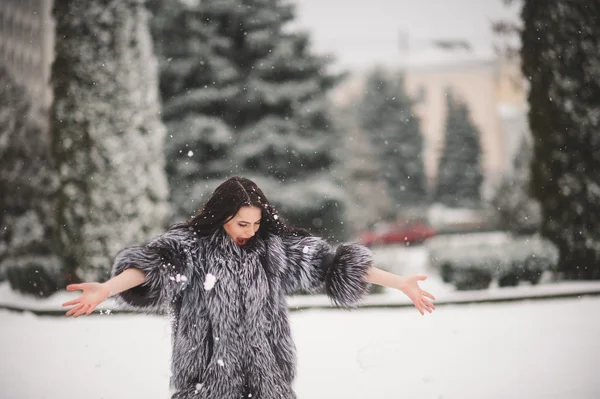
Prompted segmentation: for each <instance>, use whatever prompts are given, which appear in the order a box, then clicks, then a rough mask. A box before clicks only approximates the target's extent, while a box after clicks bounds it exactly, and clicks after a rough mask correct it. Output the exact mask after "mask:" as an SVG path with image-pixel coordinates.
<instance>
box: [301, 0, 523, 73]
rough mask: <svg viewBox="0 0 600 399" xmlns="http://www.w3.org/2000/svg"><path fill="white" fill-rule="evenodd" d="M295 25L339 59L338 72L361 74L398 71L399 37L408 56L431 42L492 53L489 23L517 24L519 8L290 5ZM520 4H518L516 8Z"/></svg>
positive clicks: (457, 0) (425, 3) (398, 1)
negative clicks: (379, 68)
mask: <svg viewBox="0 0 600 399" xmlns="http://www.w3.org/2000/svg"><path fill="white" fill-rule="evenodd" d="M293 3H295V4H296V15H297V25H298V26H299V27H301V28H302V29H303V30H308V31H309V32H310V35H311V40H312V44H313V48H314V49H315V50H316V51H317V52H318V53H321V54H323V53H328V54H332V55H334V56H335V58H336V59H337V63H336V67H341V68H344V69H363V68H367V67H369V66H371V65H373V64H384V65H397V64H398V63H399V60H400V58H401V57H402V55H403V53H402V51H401V46H400V42H401V39H400V38H401V36H402V33H405V34H408V37H409V47H408V48H409V53H410V54H414V53H416V52H418V51H422V50H423V49H424V48H426V47H427V46H428V45H429V43H430V42H431V40H432V39H460V40H466V41H468V42H469V43H470V44H471V45H472V46H473V47H474V48H475V49H476V51H479V52H485V51H488V52H489V51H491V50H492V41H493V33H492V31H491V21H495V20H498V19H509V20H517V19H518V15H519V5H518V4H515V5H512V6H511V7H507V6H505V5H504V4H503V2H502V0H293ZM516 3H518V2H516Z"/></svg>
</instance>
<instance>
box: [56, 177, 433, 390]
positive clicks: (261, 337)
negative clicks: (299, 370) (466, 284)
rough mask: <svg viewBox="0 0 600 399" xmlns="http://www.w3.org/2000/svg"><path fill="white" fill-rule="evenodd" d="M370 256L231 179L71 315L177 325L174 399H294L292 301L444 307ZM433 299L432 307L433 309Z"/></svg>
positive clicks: (90, 288) (120, 263)
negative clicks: (110, 302)
mask: <svg viewBox="0 0 600 399" xmlns="http://www.w3.org/2000/svg"><path fill="white" fill-rule="evenodd" d="M371 263H372V258H371V252H370V251H369V249H367V248H365V247H363V246H360V245H356V244H350V245H340V246H339V247H338V248H337V249H336V250H333V249H332V248H331V246H330V245H329V244H328V243H327V242H326V241H324V240H323V239H321V238H318V237H313V236H311V235H310V234H309V233H308V232H306V231H304V230H301V229H298V228H295V227H292V226H288V225H286V224H285V222H284V221H283V220H282V219H281V217H280V216H279V215H278V214H277V212H276V210H275V209H274V207H273V206H272V205H270V204H269V202H268V200H267V198H266V197H265V195H264V194H263V192H262V191H261V190H260V188H259V187H258V186H257V185H256V184H255V183H254V182H252V181H251V180H248V179H245V178H242V177H232V178H230V179H228V180H226V181H225V182H223V183H222V184H221V185H220V186H219V187H217V189H216V190H215V191H214V193H213V194H212V196H211V197H210V199H209V200H208V201H207V202H206V204H205V206H204V207H203V208H202V210H201V211H200V213H199V214H198V215H197V216H195V217H194V218H192V219H190V220H189V221H187V222H183V223H179V224H176V225H174V226H172V227H171V228H170V229H169V230H168V231H167V232H166V233H165V234H163V235H161V236H159V237H157V238H155V239H154V240H152V241H151V242H150V243H148V244H146V245H143V246H136V247H128V248H125V249H123V250H122V251H120V252H119V253H118V254H117V256H116V259H115V262H114V265H113V268H112V278H111V279H110V280H108V281H107V282H105V283H81V284H73V285H69V286H68V287H67V290H69V291H75V290H81V291H83V293H82V295H81V296H80V297H78V298H76V299H74V300H72V301H69V302H66V303H65V304H64V305H63V306H73V308H71V309H70V310H69V311H68V312H67V316H71V315H72V316H75V317H78V316H81V315H83V314H87V315H89V314H91V312H93V310H94V309H95V308H96V306H98V304H99V303H100V302H102V301H104V300H105V299H106V298H108V297H109V296H113V295H114V296H115V298H116V299H117V301H118V302H119V303H121V304H125V305H127V306H129V307H130V308H134V309H138V310H141V311H145V312H149V311H160V312H168V313H169V314H170V315H171V316H172V318H171V320H172V344H173V348H172V364H171V369H172V377H171V389H172V390H173V391H174V393H173V396H172V398H173V399H183V398H185V399H187V398H196V399H198V398H206V399H208V398H210V399H233V398H253V399H275V398H277V399H281V398H283V399H292V398H295V397H296V396H295V394H294V392H293V389H292V383H293V380H294V375H295V364H296V358H295V347H294V343H293V342H292V337H291V332H290V325H289V321H288V310H287V305H286V299H285V296H286V295H287V294H290V293H293V292H295V291H297V290H299V289H302V290H305V291H308V292H314V291H317V290H319V289H321V288H322V287H324V288H325V292H326V293H327V295H328V296H329V297H330V298H331V300H332V301H333V302H334V303H335V304H336V305H338V306H340V307H345V308H354V307H356V306H358V305H359V304H360V300H361V298H362V297H363V296H364V295H366V294H367V292H368V288H369V284H371V283H373V284H378V285H382V286H386V287H391V288H396V289H399V290H401V291H402V292H404V293H405V294H406V295H407V296H408V297H409V298H410V299H411V300H412V301H413V303H414V305H415V306H416V308H417V309H418V310H419V312H420V313H421V314H424V312H425V311H428V312H432V311H433V310H434V309H435V306H434V305H433V303H432V302H431V301H430V300H429V299H435V298H434V297H433V296H432V295H431V294H429V293H428V292H426V291H424V290H422V289H421V288H420V287H419V285H418V281H420V280H424V279H425V278H426V277H425V276H409V277H402V276H397V275H395V274H392V273H388V272H385V271H383V270H380V269H377V268H375V267H373V266H372V264H371ZM428 298H429V299H428Z"/></svg>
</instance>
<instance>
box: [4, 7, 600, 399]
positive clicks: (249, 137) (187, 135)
mask: <svg viewBox="0 0 600 399" xmlns="http://www.w3.org/2000/svg"><path fill="white" fill-rule="evenodd" d="M599 129H600V6H599V5H598V3H597V2H596V1H592V0H583V1H580V2H570V1H561V0H552V1H549V2H535V1H533V0H513V1H511V0H478V1H471V0H450V1H448V0H428V1H421V2H416V1H408V0H372V1H364V0H353V1H342V0H295V1H283V0H219V1H204V0H171V1H168V0H146V1H143V0H98V1H94V2H89V1H84V0H65V1H62V0H61V1H58V0H55V1H54V2H53V1H51V0H2V1H0V210H1V212H0V284H1V286H2V294H3V295H4V296H5V299H6V298H8V297H10V298H19V300H21V299H22V300H23V301H25V298H38V299H40V300H41V299H43V298H52V296H53V295H57V293H58V294H60V292H59V291H62V290H63V287H65V286H66V285H67V284H69V283H74V282H80V281H90V280H95V281H104V280H106V279H108V277H109V272H110V265H111V264H112V259H113V257H114V255H115V254H116V253H117V252H118V250H119V249H121V248H123V247H125V246H129V245H137V244H142V243H145V242H147V241H149V240H150V239H151V238H152V237H153V236H155V235H158V234H160V233H161V232H163V231H164V230H165V229H167V228H168V226H169V225H171V224H172V223H174V222H176V221H180V220H183V219H187V218H189V217H190V216H192V215H194V214H195V213H196V212H198V210H199V209H200V208H201V207H202V204H203V203H204V201H206V199H207V198H208V196H209V195H210V194H211V193H212V190H214V188H215V187H216V186H217V185H218V184H219V183H220V182H221V181H223V180H224V179H226V178H227V177H230V176H233V175H243V176H246V177H249V178H251V179H253V180H254V181H256V182H257V184H258V185H259V186H260V187H261V188H262V189H263V191H264V192H265V194H266V195H267V197H268V198H269V199H270V201H271V202H272V203H274V204H275V205H276V206H277V207H278V208H279V209H280V211H281V213H282V214H283V215H284V216H285V217H286V218H287V219H288V221H289V222H291V223H293V224H296V225H298V226H301V227H304V228H307V229H309V230H310V231H311V232H313V233H314V234H316V235H321V236H324V237H326V238H328V239H329V240H330V241H331V242H332V243H341V242H348V241H357V242H360V243H362V244H364V245H367V246H369V247H370V248H372V250H373V252H374V255H375V258H376V260H377V264H378V265H379V266H380V267H382V268H385V269H387V270H391V271H393V272H396V273H400V274H410V273H426V274H428V275H429V276H430V284H432V285H431V287H432V288H433V289H434V290H436V291H437V292H438V293H442V294H443V295H442V297H444V295H447V298H456V297H452V295H455V294H460V293H462V292H464V291H473V292H478V293H479V294H478V295H479V296H478V297H477V298H483V299H485V298H489V297H490V296H493V295H509V294H498V292H502V291H501V289H511V288H518V289H520V291H505V292H512V294H510V295H509V296H511V295H512V296H513V297H514V298H517V297H523V295H529V294H526V293H531V292H534V291H533V290H535V289H536V288H539V287H540V286H544V287H546V288H545V289H546V291H544V292H545V293H546V294H544V295H549V296H552V295H553V294H548V293H550V292H553V293H557V292H561V293H563V294H564V293H565V292H567V291H568V292H571V296H574V297H576V296H578V295H579V293H580V291H578V290H580V289H581V287H586V289H587V291H585V292H587V293H590V292H593V293H598V292H600V287H598V286H597V285H590V284H591V283H592V282H593V280H599V279H600V262H599V260H600V233H599V231H600V229H599V227H600V220H599V218H600V177H599V176H600V175H599V174H598V172H597V171H598V168H599V167H600V131H599ZM574 282H588V283H589V284H588V285H585V286H583V285H581V284H580V285H577V284H575V285H573V284H571V283H574ZM569 284H571V285H569ZM548 287H552V288H548ZM561 287H562V288H561ZM590 287H591V288H590ZM493 293H496V294H493ZM373 294H375V295H377V294H382V295H385V294H386V291H385V290H382V289H378V288H377V287H373ZM388 294H389V292H388ZM579 296H580V295H579ZM0 299H1V298H0ZM595 301H596V302H593V303H592V304H591V306H592V307H593V308H594V309H597V308H598V305H599V303H598V302H597V299H595ZM17 302H18V301H17ZM4 303H5V304H6V303H8V302H7V301H5V302H4ZM14 303H16V302H14ZM14 303H13V304H14ZM23 303H25V302H23ZM23 306H24V307H25V308H26V307H27V306H25V305H23ZM306 306H307V307H310V306H309V305H306ZM463 310H464V309H463ZM504 310H505V309H504ZM459 311H460V310H459ZM517 312H518V311H517ZM549 313H552V312H549ZM509 314H512V313H510V312H509ZM524 317H528V316H524ZM587 317H589V315H588V316H587ZM441 326H442V327H441V328H444V325H443V324H442V325H441ZM445 326H446V327H447V325H445ZM565 334H568V333H566V332H565ZM589 334H600V333H599V332H598V326H597V323H596V324H595V329H592V330H591V332H589ZM477 336H478V337H482V336H479V335H477ZM594 336H595V338H594V339H595V341H598V339H597V338H598V336H600V335H594ZM563 338H564V337H561V338H557V339H563ZM307 342H308V341H307ZM371 349H372V348H371ZM571 349H572V348H571ZM595 350H596V352H594V351H591V353H596V354H600V349H599V348H598V346H597V344H596V346H595ZM364 353H367V354H368V355H366V356H367V357H368V356H374V357H377V356H379V355H373V353H379V352H377V351H376V350H375V351H370V352H369V351H367V352H364ZM383 353H385V351H383ZM383 356H384V357H385V355H383ZM520 359H521V358H520ZM363 360H364V359H363ZM521 360H522V359H521ZM579 360H581V359H579ZM367 363H368V361H367ZM375 363H377V362H375ZM566 364H569V363H568V362H567V363H566ZM583 365H584V366H585V367H586V369H587V368H589V366H593V364H592V362H591V361H590V360H589V359H588V360H586V361H584V362H583ZM595 365H596V366H597V365H598V363H597V361H596V362H595ZM593 368H594V367H591V369H593ZM305 375H306V374H305ZM585 375H586V374H584V377H585ZM547 377H548V375H546V374H544V375H542V376H541V377H540V378H542V379H543V378H547ZM584 377H582V378H584ZM586 384H589V381H588V380H585V379H584V380H582V381H579V382H577V383H574V386H577V387H580V388H581V387H583V388H585V389H587V388H589V387H588V386H587V385H586ZM585 389H584V391H581V392H579V391H572V392H571V391H570V392H571V394H573V392H579V393H577V395H579V396H568V395H569V394H567V393H565V394H564V395H566V396H563V395H562V394H560V395H558V394H557V395H556V396H552V395H550V396H544V395H538V396H536V394H532V395H533V396H526V395H525V394H523V396H519V395H517V396H515V397H578V398H583V397H590V398H591V397H600V391H598V390H597V388H596V390H595V391H594V390H593V389H587V390H585ZM432 392H433V391H432ZM456 392H459V393H458V394H456V395H458V396H453V395H452V394H449V395H448V396H443V395H444V393H443V392H442V393H440V394H439V396H431V397H439V398H442V397H444V398H446V397H471V396H469V394H467V393H466V391H461V388H457V391H456ZM460 392H463V395H462V396H460V395H461V394H460ZM469 392H470V391H469ZM596 394H598V395H597V396H593V395H596ZM432 395H433V394H432ZM473 395H475V394H473ZM22 397H30V396H22ZM31 397H33V396H31ZM312 397H316V396H312ZM329 397H336V396H329ZM362 397H366V396H362ZM373 397H387V396H382V395H379V396H377V395H376V396H373ZM389 397H396V396H389ZM398 397H400V395H399V396H398ZM418 397H424V396H418ZM473 397H475V396H473ZM477 397H481V396H477ZM484 397H485V396H484Z"/></svg>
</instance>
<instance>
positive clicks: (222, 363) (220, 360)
mask: <svg viewBox="0 0 600 399" xmlns="http://www.w3.org/2000/svg"><path fill="white" fill-rule="evenodd" d="M217 364H218V365H219V366H221V367H223V366H225V362H223V359H219V360H217Z"/></svg>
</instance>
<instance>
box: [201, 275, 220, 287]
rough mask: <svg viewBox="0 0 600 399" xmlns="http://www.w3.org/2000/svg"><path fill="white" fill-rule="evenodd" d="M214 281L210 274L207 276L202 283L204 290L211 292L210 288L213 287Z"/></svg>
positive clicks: (214, 278)
mask: <svg viewBox="0 0 600 399" xmlns="http://www.w3.org/2000/svg"><path fill="white" fill-rule="evenodd" d="M216 281H217V278H216V277H215V276H213V275H212V274H210V273H209V274H207V275H206V280H205V281H204V289H205V290H207V291H209V290H212V288H213V287H214V286H215V282H216Z"/></svg>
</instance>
